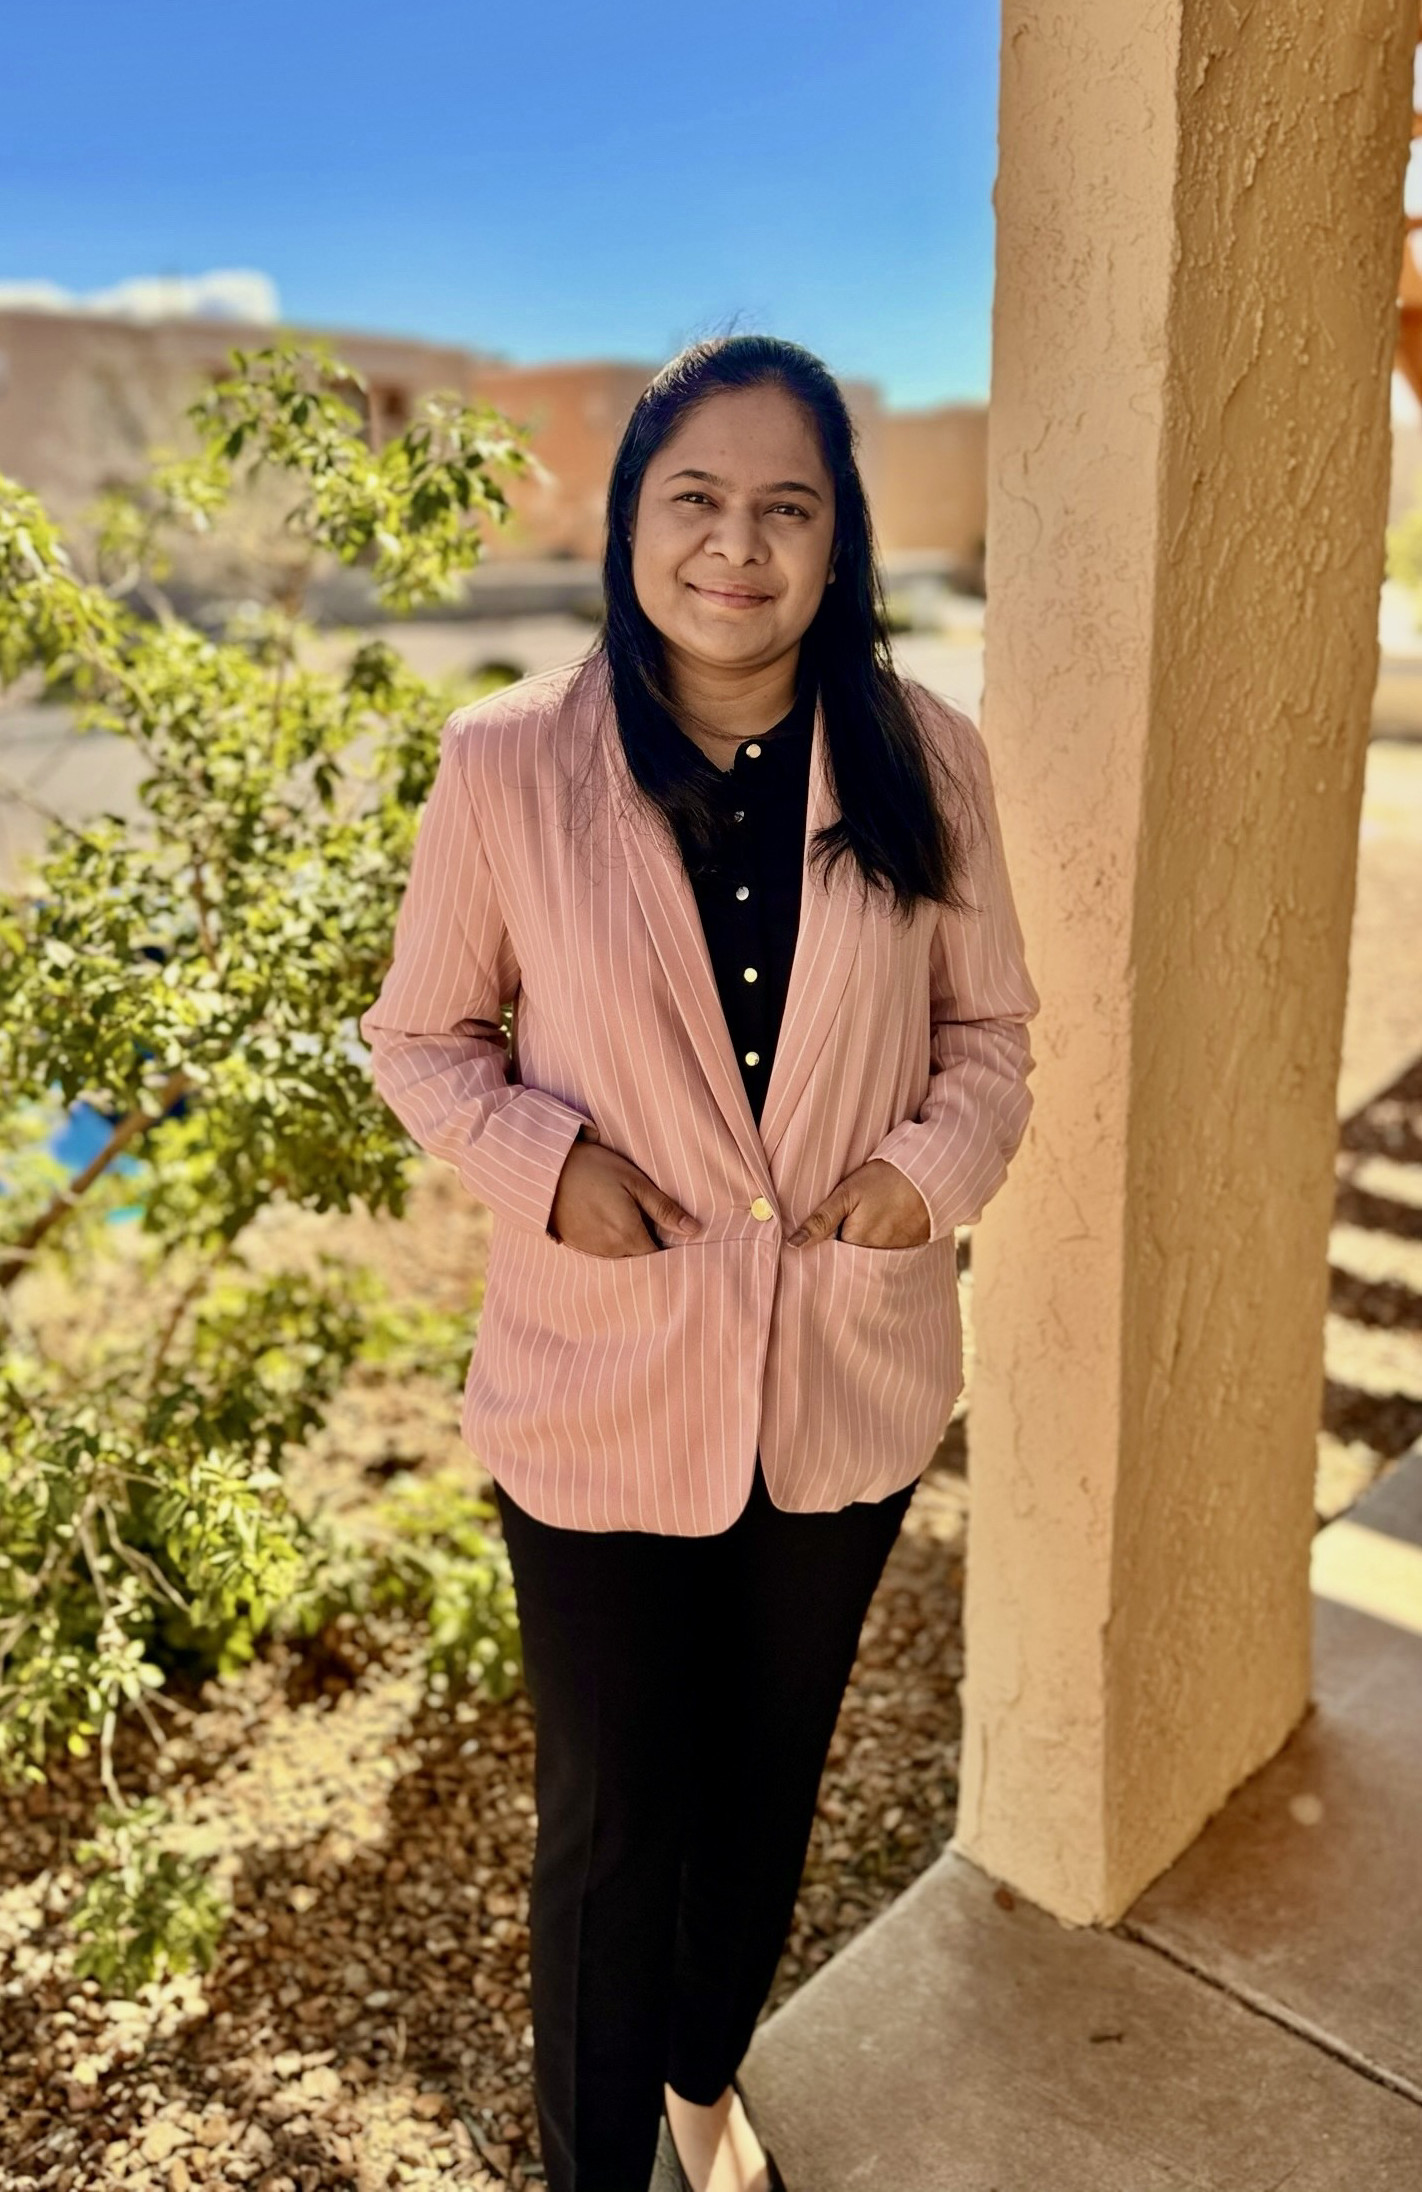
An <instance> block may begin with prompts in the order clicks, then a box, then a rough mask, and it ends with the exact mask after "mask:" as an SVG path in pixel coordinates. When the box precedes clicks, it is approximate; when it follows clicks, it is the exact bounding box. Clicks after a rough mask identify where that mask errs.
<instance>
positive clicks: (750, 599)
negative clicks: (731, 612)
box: [688, 582, 770, 609]
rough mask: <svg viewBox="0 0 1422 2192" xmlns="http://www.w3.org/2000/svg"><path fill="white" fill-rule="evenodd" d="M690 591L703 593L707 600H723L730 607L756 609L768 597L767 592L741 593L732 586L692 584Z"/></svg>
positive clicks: (767, 599)
mask: <svg viewBox="0 0 1422 2192" xmlns="http://www.w3.org/2000/svg"><path fill="white" fill-rule="evenodd" d="M688 583H690V582H688ZM691 591H692V592H693V593H694V594H701V595H703V596H704V598H705V599H706V600H707V601H719V602H724V603H725V605H726V606H727V607H728V608H731V609H758V608H760V607H761V606H762V604H763V603H765V602H767V601H769V599H770V596H769V594H748V593H741V592H738V591H737V589H736V588H735V587H733V586H697V585H695V584H692V586H691Z"/></svg>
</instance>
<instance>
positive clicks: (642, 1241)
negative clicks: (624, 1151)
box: [548, 1140, 697, 1256]
mask: <svg viewBox="0 0 1422 2192" xmlns="http://www.w3.org/2000/svg"><path fill="white" fill-rule="evenodd" d="M644 1214H645V1215H644ZM648 1218H650V1219H654V1220H655V1221H656V1223H657V1224H658V1225H661V1226H665V1227H666V1228H667V1230H668V1231H669V1232H675V1233H684V1234H687V1235H690V1234H693V1233H695V1231H696V1230H697V1222H696V1220H695V1218H693V1217H691V1216H690V1215H689V1213H688V1212H686V1211H685V1210H683V1209H682V1207H681V1205H680V1204H679V1203H675V1202H673V1201H672V1198H671V1196H670V1195H664V1194H663V1193H662V1190H661V1189H660V1188H659V1187H658V1186H657V1184H656V1181H655V1180H649V1179H648V1177H647V1175H646V1173H645V1172H642V1171H640V1170H639V1169H638V1167H637V1166H636V1165H634V1164H633V1162H632V1160H631V1158H630V1157H620V1156H619V1155H618V1153H617V1151H616V1150H615V1149H607V1148H605V1147H604V1145H603V1144H602V1143H601V1142H585V1141H582V1140H578V1141H576V1142H574V1143H573V1145H572V1147H571V1148H570V1149H569V1151H568V1154H567V1156H566V1157H565V1158H564V1160H563V1169H562V1171H561V1172H560V1173H559V1175H558V1187H557V1192H556V1193H555V1195H554V1197H553V1208H552V1210H551V1211H550V1213H549V1220H548V1222H549V1230H550V1231H551V1232H552V1233H553V1234H554V1235H555V1236H556V1238H557V1239H558V1240H560V1241H562V1242H563V1243H564V1244H565V1246H567V1247H568V1248H580V1249H581V1250H582V1251H583V1253H584V1254H585V1255H588V1256H654V1255H655V1254H656V1253H657V1251H658V1249H659V1248H660V1247H661V1245H662V1244H661V1242H660V1241H659V1240H658V1239H657V1238H656V1236H655V1235H654V1234H653V1232H652V1230H651V1227H650V1226H649V1225H648V1224H647V1222H646V1221H647V1219H648Z"/></svg>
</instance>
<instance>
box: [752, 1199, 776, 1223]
mask: <svg viewBox="0 0 1422 2192" xmlns="http://www.w3.org/2000/svg"><path fill="white" fill-rule="evenodd" d="M750 1207H751V1216H752V1217H753V1218H773V1217H774V1216H775V1209H774V1206H773V1205H772V1204H771V1203H768V1202H767V1201H766V1199H765V1197H764V1196H763V1195H757V1196H756V1199H755V1201H754V1202H753V1203H752V1204H751V1206H750Z"/></svg>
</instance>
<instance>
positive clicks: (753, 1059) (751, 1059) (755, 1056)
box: [746, 1050, 760, 1066]
mask: <svg viewBox="0 0 1422 2192" xmlns="http://www.w3.org/2000/svg"><path fill="white" fill-rule="evenodd" d="M746 1064H747V1065H748V1066H758V1065H759V1064H760V1052H759V1051H758V1050H748V1051H747V1052H746Z"/></svg>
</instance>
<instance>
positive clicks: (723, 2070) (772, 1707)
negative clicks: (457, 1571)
mask: <svg viewBox="0 0 1422 2192" xmlns="http://www.w3.org/2000/svg"><path fill="white" fill-rule="evenodd" d="M917 1481H918V1480H917V1479H915V1480H914V1484H909V1485H906V1486H905V1487H904V1488H903V1489H902V1490H901V1491H898V1492H894V1493H891V1494H890V1496H889V1497H888V1498H887V1499H884V1500H880V1501H877V1502H867V1501H866V1502H862V1503H860V1502H855V1503H853V1504H851V1505H850V1506H848V1507H845V1508H842V1509H840V1510H839V1511H838V1512H837V1513H833V1514H820V1513H816V1514H786V1513H783V1512H782V1511H781V1510H780V1509H779V1508H777V1507H775V1506H774V1505H773V1504H772V1502H771V1499H770V1495H769V1492H768V1491H767V1489H766V1484H765V1478H764V1475H763V1473H762V1470H761V1464H760V1456H759V1454H757V1456H756V1467H755V1481H754V1484H753V1486H752V1489H751V1494H750V1499H749V1501H748V1504H747V1505H746V1507H745V1508H744V1510H743V1511H742V1513H741V1514H740V1515H738V1516H737V1518H736V1520H735V1521H734V1522H733V1523H732V1525H731V1527H730V1528H729V1529H728V1530H723V1531H720V1532H718V1533H716V1534H715V1535H713V1536H709V1537H664V1536H661V1535H658V1534H657V1533H655V1532H650V1531H643V1530H610V1531H588V1530H567V1529H561V1528H556V1527H554V1526H553V1525H551V1524H549V1523H545V1522H539V1521H537V1520H535V1518H534V1517H533V1516H532V1515H530V1514H528V1513H527V1512H526V1511H525V1510H524V1509H523V1508H521V1507H520V1506H518V1505H517V1503H516V1502H515V1501H514V1500H513V1499H511V1498H510V1496H509V1494H508V1493H507V1492H506V1491H505V1490H504V1489H503V1487H502V1486H496V1487H495V1491H496V1496H497V1499H498V1505H499V1510H500V1513H501V1516H502V1518H503V1528H504V1538H505V1542H506V1544H507V1547H508V1551H509V1558H510V1563H511V1566H512V1570H513V1579H514V1590H515V1594H516V1596H517V1600H518V1611H519V1621H520V1627H521V1631H522V1639H523V1653H524V1672H525V1678H526V1681H527V1685H528V1690H529V1695H530V1697H531V1699H532V1703H533V1709H534V1725H535V1766H534V1774H535V1787H536V1800H537V1805H538V1831H537V1839H536V1842H535V1846H534V1856H533V1874H532V1881H531V1887H530V1898H529V1932H530V1941H529V1961H530V1982H531V1992H532V2011H533V2073H534V2088H535V2098H536V2103H537V2109H538V2122H539V2133H540V2139H541V2144H542V2149H543V2162H544V2167H545V2169H546V2171H547V2175H548V2184H549V2187H550V2192H647V2183H648V2179H649V2177H650V2175H651V2171H652V2164H653V2160H654V2157H655V2151H656V2143H657V2131H658V2125H659V2120H660V2115H661V2109H662V2098H663V2096H662V2084H663V2080H666V2081H667V2082H669V2083H670V2085H671V2086H672V2088H673V2089H674V2091H676V2092H677V2093H679V2094H680V2095H681V2096H682V2098H683V2099H685V2100H688V2101H695V2102H698V2103H700V2104H701V2105H702V2106H709V2105H710V2103H712V2102H713V2101H716V2100H719V2098H720V2096H721V2095H722V2094H723V2093H724V2092H725V2090H726V2087H727V2086H728V2085H729V2084H730V2082H731V2077H732V2074H733V2073H734V2072H735V2070H736V2069H737V2067H738V2066H739V2064H740V2061H741V2058H742V2056H743V2055H744V2054H745V2052H746V2049H747V2048H748V2046H749V2044H750V2040H751V2035H752V2032H753V2030H754V2027H755V2024H756V2021H757V2018H758V2016H759V2014H760V2011H761V2009H762V2007H763V2006H764V2003H765V1998H766V1996H767V1994H768V1993H769V1991H770V1987H771V1983H772V1981H773V1979H774V1977H775V1972H776V1967H777V1965H778V1964H779V1960H780V1956H781V1952H782V1950H783V1949H784V1946H785V1943H786V1940H787V1939H788V1937H789V1932H790V1926H791V1922H792V1919H793V1916H794V1910H795V1900H796V1896H797V1894H798V1892H799V1886H800V1880H801V1876H802V1873H803V1870H804V1863H805V1853H806V1850H807V1848H808V1846H809V1840H810V1832H811V1828H812V1826H813V1823H814V1813H815V1803H816V1798H817V1795H818V1791H819V1783H820V1777H821V1774H822V1773H823V1770H824V1764H825V1758H826V1755H827V1753H828V1750H829V1745H830V1739H831V1737H832V1736H833V1734H834V1728H835V1722H836V1720H837V1718H838V1715H839V1708H840V1704H841V1701H842V1699H843V1696H844V1691H845V1686H846V1684H847V1683H848V1680H849V1676H850V1672H851V1670H852V1668H853V1665H854V1658H855V1654H856V1651H857V1649H858V1644H859V1635H860V1630H861V1628H862V1626H863V1622H864V1616H865V1614H866V1613H867V1611H868V1608H869V1602H870V1600H871V1599H872V1597H873V1595H874V1590H875V1587H876V1585H877V1583H878V1581H879V1577H880V1574H881V1573H882V1570H883V1566H884V1562H885V1560H886V1559H887V1557H888V1554H889V1551H890V1548H891V1547H892V1545H893V1542H894V1539H895V1537H896V1536H897V1535H898V1531H899V1526H900V1524H901V1523H902V1521H903V1518H904V1514H905V1512H906V1510H907V1508H908V1504H909V1501H910V1499H911V1498H912V1496H913V1491H914V1486H915V1484H916V1483H917Z"/></svg>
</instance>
